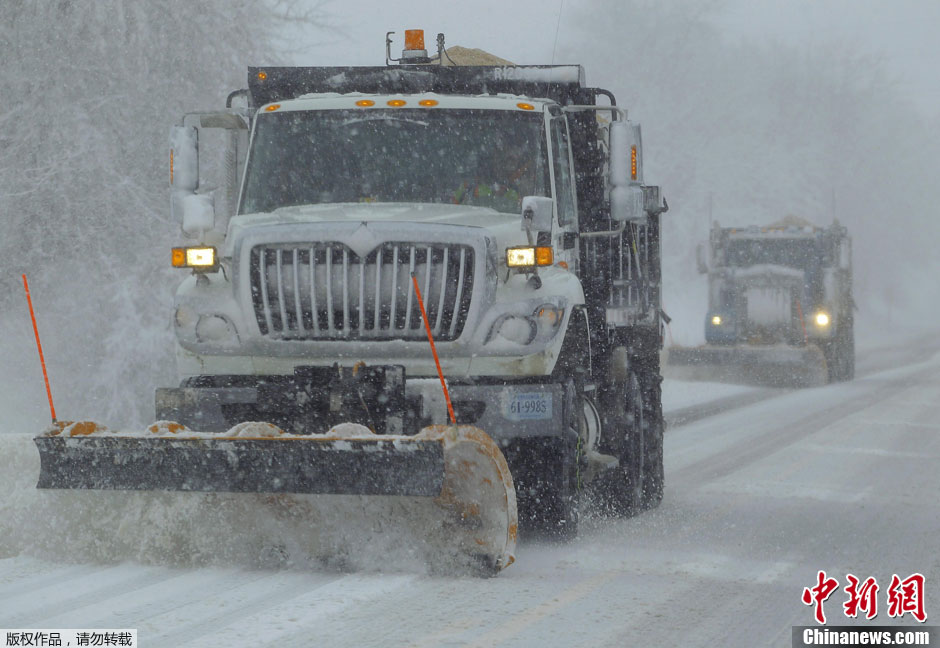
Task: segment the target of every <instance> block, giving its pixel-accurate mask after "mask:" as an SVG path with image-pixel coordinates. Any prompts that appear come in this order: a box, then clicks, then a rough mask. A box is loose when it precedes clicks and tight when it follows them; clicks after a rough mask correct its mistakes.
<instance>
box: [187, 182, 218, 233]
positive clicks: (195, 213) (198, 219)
mask: <svg viewBox="0 0 940 648" xmlns="http://www.w3.org/2000/svg"><path fill="white" fill-rule="evenodd" d="M180 206H181V207H182V227H183V234H185V235H186V236H198V237H200V238H202V237H203V236H204V234H205V233H206V232H207V231H209V230H211V229H212V228H213V227H214V226H215V204H214V203H213V200H212V194H197V193H191V194H186V195H184V196H182V197H181V199H180Z"/></svg>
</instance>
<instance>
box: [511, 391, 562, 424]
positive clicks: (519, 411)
mask: <svg viewBox="0 0 940 648" xmlns="http://www.w3.org/2000/svg"><path fill="white" fill-rule="evenodd" d="M503 417H504V418H506V419H509V420H510V421H531V420H538V419H550V418H552V393H551V392H524V393H520V392H516V393H514V394H512V395H511V396H510V397H509V398H508V399H506V400H505V401H503Z"/></svg>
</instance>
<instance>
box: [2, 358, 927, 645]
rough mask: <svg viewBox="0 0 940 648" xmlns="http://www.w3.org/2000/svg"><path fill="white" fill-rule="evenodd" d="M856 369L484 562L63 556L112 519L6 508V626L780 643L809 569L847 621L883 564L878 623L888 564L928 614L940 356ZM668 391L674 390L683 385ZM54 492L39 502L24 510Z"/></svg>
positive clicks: (724, 428) (25, 490)
mask: <svg viewBox="0 0 940 648" xmlns="http://www.w3.org/2000/svg"><path fill="white" fill-rule="evenodd" d="M894 364H898V363H894ZM882 366H884V365H882ZM861 373H862V374H863V375H862V376H861V377H860V378H858V379H857V380H855V381H853V382H851V383H846V384H840V385H832V386H827V387H822V388H817V389H810V390H802V391H788V392H781V393H780V394H777V395H774V397H772V398H767V399H764V400H761V401H760V402H756V403H751V404H748V405H745V406H742V407H739V408H737V409H734V410H731V411H727V412H724V413H721V414H717V415H713V416H708V417H707V418H703V419H700V420H697V421H695V422H693V423H689V424H686V425H682V426H680V427H675V428H673V429H670V430H669V431H668V433H667V436H666V455H665V460H666V476H667V482H666V496H665V499H664V501H663V503H662V506H661V507H660V508H659V509H658V510H655V511H652V512H649V513H646V514H644V515H641V516H639V517H637V518H634V519H629V520H606V519H596V518H590V517H589V518H588V519H587V520H585V521H583V523H582V533H581V535H580V537H579V538H578V539H577V540H576V541H574V542H571V543H570V544H567V545H563V544H550V543H534V542H525V541H524V540H523V542H522V543H521V544H520V547H519V548H518V550H517V562H516V564H515V565H513V566H512V567H510V568H509V569H508V570H506V571H505V572H503V573H502V574H501V575H500V576H499V577H497V578H494V579H475V578H470V577H466V578H453V577H443V576H428V575H424V574H420V573H417V572H408V571H405V572H394V571H390V572H387V573H376V572H358V573H351V574H349V573H330V572H324V571H321V570H317V569H314V568H313V567H307V566H299V565H294V566H292V567H291V568H287V569H273V568H267V569H265V568H259V567H255V566H251V565H248V564H245V563H242V562H238V560H237V559H236V560H235V563H234V564H229V565H227V566H213V567H199V566H197V567H192V566H184V567H178V566H167V564H165V563H161V564H157V565H147V564H142V563H141V562H139V561H137V560H133V561H131V562H121V563H118V564H114V563H107V564H102V563H100V562H96V561H94V560H80V561H78V562H75V561H71V560H69V558H70V556H75V555H86V554H88V547H87V546H85V545H87V544H88V543H99V544H101V545H102V546H104V547H107V541H108V538H107V536H108V534H107V528H106V525H101V524H100V521H99V523H98V525H97V526H98V527H99V531H98V535H97V536H94V537H92V536H90V535H88V534H84V533H81V534H75V532H74V530H75V529H76V528H77V527H76V523H77V521H76V520H75V519H64V520H62V521H61V522H62V524H61V528H59V525H57V523H56V521H55V520H51V521H49V520H47V521H40V520H27V519H25V518H23V517H20V518H19V522H18V524H19V527H18V530H17V532H16V533H13V532H12V531H11V529H10V527H9V523H8V526H7V527H4V526H3V524H4V523H3V522H0V627H2V628H29V627H32V628H73V627H81V628H136V629H137V630H138V633H139V639H140V643H141V645H142V646H161V647H162V646H321V645H322V646H372V645H376V646H378V645H381V646H422V647H424V646H427V647H430V646H452V645H473V646H497V645H500V646H502V645H505V646H537V645H541V646H559V645H565V646H567V645H574V646H625V645H655V646H673V645H682V646H716V645H722V646H762V645H768V646H789V645H790V633H791V626H794V625H810V624H812V623H813V609H812V608H811V607H809V606H806V605H804V604H803V603H802V602H801V594H802V592H803V588H804V587H810V586H813V585H815V584H816V576H817V572H818V571H819V570H825V571H826V573H827V575H829V576H832V577H834V578H836V579H837V580H838V581H839V587H840V590H839V591H837V592H836V593H835V594H833V595H832V597H831V598H829V600H828V601H827V603H826V604H825V612H826V615H827V616H828V617H829V618H830V623H836V624H842V623H845V622H846V621H850V620H849V619H846V618H845V617H844V615H843V612H842V603H843V602H844V601H845V600H846V596H845V595H844V593H843V592H842V591H841V588H844V587H845V585H846V575H847V574H849V573H851V574H854V575H855V576H857V577H859V579H860V580H864V579H865V578H867V577H869V576H871V577H874V578H876V579H877V582H878V584H879V585H880V587H881V589H880V591H879V593H878V603H879V615H878V617H877V622H878V623H903V624H907V625H912V624H914V623H915V622H914V620H913V619H912V618H911V616H910V614H907V615H906V616H905V617H902V618H901V619H890V618H889V617H888V615H887V604H886V596H887V593H886V592H887V589H888V585H889V582H890V580H891V577H892V575H893V574H898V575H899V576H900V577H901V578H905V577H907V576H909V575H911V574H914V573H921V574H923V575H924V576H925V577H926V583H927V588H926V592H925V596H924V600H925V602H926V612H927V614H928V617H929V618H928V623H931V622H933V621H934V618H935V615H940V608H938V607H937V603H938V602H940V591H938V589H937V584H938V582H940V558H938V548H940V540H938V538H940V505H938V503H937V498H936V494H937V493H938V492H940V471H938V470H937V465H938V460H940V399H938V397H937V395H938V394H940V355H933V356H932V357H929V358H927V359H921V360H918V361H914V360H911V362H910V363H908V364H904V365H903V366H897V367H896V368H893V369H885V370H881V371H874V372H869V373H866V372H864V371H862V372H861ZM693 392H694V390H693ZM670 397H671V398H672V399H673V400H672V402H671V403H672V404H671V407H672V408H680V407H688V406H689V405H694V404H696V402H697V401H696V399H694V398H691V397H687V396H683V395H682V394H679V393H678V392H672V394H671V396H670ZM668 404H669V400H668V399H667V405H668ZM23 448H26V449H29V450H31V448H30V446H29V440H28V437H27V436H23V435H18V434H10V435H0V449H2V453H0V488H2V489H3V491H2V492H0V514H2V515H3V519H6V520H9V519H11V517H10V510H11V508H12V507H14V506H15V507H18V508H17V510H22V509H23V507H24V506H25V507H27V508H28V506H29V505H30V504H29V501H27V500H24V499H22V498H29V497H35V493H34V491H31V490H29V489H30V485H29V484H30V481H31V480H32V481H33V482H34V481H35V480H34V477H35V475H34V474H29V473H30V471H34V470H35V466H34V465H32V464H31V463H30V462H31V461H32V460H31V459H30V456H31V453H30V452H29V451H28V450H24V449H23ZM17 498H20V499H17ZM24 502H25V504H24ZM47 511H48V509H46V508H43V507H40V506H39V505H38V504H37V508H36V516H35V517H40V516H42V515H43V514H44V513H46V512H47ZM98 513H102V512H101V511H98ZM248 523H249V524H250V523H251V521H249V522H248ZM114 524H119V521H117V520H115V521H114ZM24 529H25V531H27V532H28V533H27V534H24V533H23V532H24ZM29 533H32V534H33V535H32V537H29V536H28V534H29ZM245 533H246V534H248V533H251V529H247V528H246V529H245ZM216 541H218V542H223V541H224V540H222V539H216ZM122 550H123V551H125V553H124V554H122V555H134V554H133V552H129V553H128V552H127V547H122ZM100 553H101V552H94V551H93V552H91V554H92V555H98V554H100ZM235 555H236V556H237V555H238V554H237V552H235Z"/></svg>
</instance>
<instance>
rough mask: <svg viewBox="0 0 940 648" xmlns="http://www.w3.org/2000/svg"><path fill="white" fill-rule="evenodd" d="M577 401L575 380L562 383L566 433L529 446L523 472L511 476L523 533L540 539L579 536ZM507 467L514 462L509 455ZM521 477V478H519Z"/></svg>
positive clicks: (568, 538) (578, 414)
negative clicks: (537, 446) (542, 444)
mask: <svg viewBox="0 0 940 648" xmlns="http://www.w3.org/2000/svg"><path fill="white" fill-rule="evenodd" d="M576 406H580V400H579V399H578V398H577V390H576V388H575V382H574V380H571V379H569V380H568V381H566V383H565V405H564V408H563V412H564V414H563V416H564V418H565V422H566V424H567V427H568V430H569V435H568V436H567V438H565V439H555V440H554V442H553V443H551V444H550V445H548V446H545V447H543V448H541V449H539V450H538V451H537V452H536V453H533V451H532V450H531V449H529V450H528V451H527V452H526V453H525V454H526V457H525V459H523V460H522V462H521V463H523V464H524V465H525V475H514V476H513V478H514V479H519V481H518V483H517V488H519V491H517V498H518V503H519V524H520V527H521V529H522V531H523V532H524V533H534V534H535V535H536V536H537V537H538V538H540V539H548V540H555V541H561V542H566V541H568V540H571V539H573V538H575V537H576V536H577V535H578V521H579V508H580V491H579V488H578V479H579V473H578V462H579V461H580V457H579V455H578V453H579V446H578V442H577V438H578V427H577V426H579V425H580V416H581V413H580V410H579V409H576ZM507 460H509V461H510V467H512V466H513V465H514V464H516V462H517V458H516V457H515V456H514V455H512V454H511V455H508V456H507ZM520 478H521V479H520Z"/></svg>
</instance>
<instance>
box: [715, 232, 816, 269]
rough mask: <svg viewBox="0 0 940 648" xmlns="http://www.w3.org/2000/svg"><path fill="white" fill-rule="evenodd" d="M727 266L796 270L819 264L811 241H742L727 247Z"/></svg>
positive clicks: (734, 242) (814, 244) (814, 245)
mask: <svg viewBox="0 0 940 648" xmlns="http://www.w3.org/2000/svg"><path fill="white" fill-rule="evenodd" d="M727 263H728V265H729V266H732V267H738V268H745V267H748V266H753V265H779V266H787V267H790V268H796V269H798V270H802V269H808V268H812V267H815V266H816V265H818V264H819V252H818V250H817V248H816V241H814V240H813V239H792V238H791V239H774V240H768V239H742V240H738V241H732V242H731V244H730V245H729V246H728V259H727Z"/></svg>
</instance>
